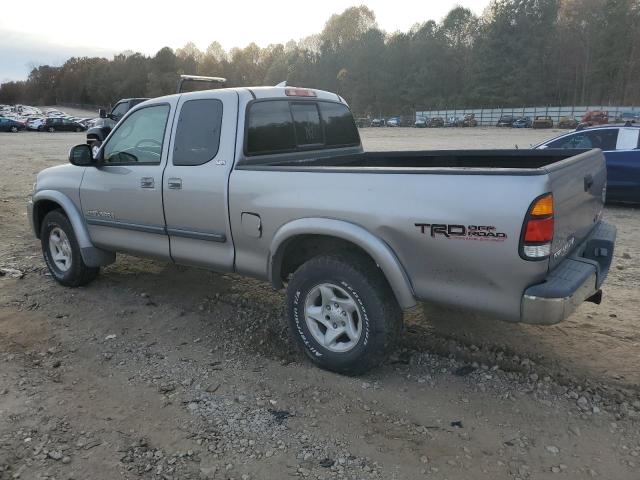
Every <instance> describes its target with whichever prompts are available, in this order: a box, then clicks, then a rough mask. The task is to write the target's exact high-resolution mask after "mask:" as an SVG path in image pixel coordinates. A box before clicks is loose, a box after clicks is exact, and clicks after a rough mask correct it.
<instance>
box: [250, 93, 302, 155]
mask: <svg viewBox="0 0 640 480" xmlns="http://www.w3.org/2000/svg"><path fill="white" fill-rule="evenodd" d="M295 147H296V143H295V137H294V133H293V121H292V119H291V111H290V110H289V102H257V103H254V104H253V105H252V106H251V109H250V111H249V128H248V131H247V152H248V153H249V154H250V155H258V154H266V153H277V152H287V151H291V150H294V149H295Z"/></svg>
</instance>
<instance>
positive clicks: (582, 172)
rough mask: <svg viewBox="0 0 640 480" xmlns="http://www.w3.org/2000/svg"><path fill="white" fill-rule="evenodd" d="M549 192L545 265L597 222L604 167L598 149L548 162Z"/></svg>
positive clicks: (565, 252) (559, 258) (561, 256)
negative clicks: (551, 208) (550, 206)
mask: <svg viewBox="0 0 640 480" xmlns="http://www.w3.org/2000/svg"><path fill="white" fill-rule="evenodd" d="M547 171H548V172H549V191H551V192H552V193H553V203H554V236H553V243H552V244H551V257H550V258H549V269H550V270H552V269H553V268H554V267H555V266H556V265H557V264H558V263H560V262H561V261H562V259H564V258H565V257H566V256H567V255H568V254H569V253H571V252H572V251H573V250H574V249H575V248H576V247H577V246H578V245H580V244H581V243H582V241H583V240H584V239H585V238H586V237H587V236H588V235H589V233H590V232H591V231H592V230H593V228H594V226H595V225H596V224H597V223H598V222H599V220H600V217H601V215H602V210H603V207H604V197H605V188H606V181H607V170H606V164H605V160H604V155H603V154H602V151H601V150H599V149H594V150H589V151H587V152H583V153H580V154H578V155H576V156H573V157H569V158H567V159H565V160H562V161H561V162H558V163H555V164H552V165H549V166H548V167H547Z"/></svg>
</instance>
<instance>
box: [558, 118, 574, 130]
mask: <svg viewBox="0 0 640 480" xmlns="http://www.w3.org/2000/svg"><path fill="white" fill-rule="evenodd" d="M577 127H578V120H576V119H575V118H571V117H560V119H559V120H558V128H577Z"/></svg>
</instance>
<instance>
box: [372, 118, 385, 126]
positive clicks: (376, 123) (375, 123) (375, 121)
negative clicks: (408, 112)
mask: <svg viewBox="0 0 640 480" xmlns="http://www.w3.org/2000/svg"><path fill="white" fill-rule="evenodd" d="M385 124H386V122H385V121H384V118H374V119H373V120H371V126H372V127H384V126H385Z"/></svg>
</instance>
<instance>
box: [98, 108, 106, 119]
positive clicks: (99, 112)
mask: <svg viewBox="0 0 640 480" xmlns="http://www.w3.org/2000/svg"><path fill="white" fill-rule="evenodd" d="M98 115H99V116H100V118H107V111H106V110H105V109H104V108H101V109H100V110H98Z"/></svg>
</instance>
